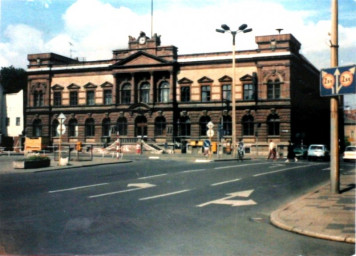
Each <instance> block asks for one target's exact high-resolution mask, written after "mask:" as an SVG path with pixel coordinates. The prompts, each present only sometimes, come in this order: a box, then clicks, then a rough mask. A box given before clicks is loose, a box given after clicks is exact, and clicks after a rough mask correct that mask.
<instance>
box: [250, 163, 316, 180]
mask: <svg viewBox="0 0 356 256" xmlns="http://www.w3.org/2000/svg"><path fill="white" fill-rule="evenodd" d="M309 166H312V164H308V165H301V166H296V167H291V168H285V169H281V170H276V171H272V172H263V173H258V174H255V175H253V177H258V176H262V175H268V174H273V173H277V172H284V171H289V170H293V169H299V168H303V167H309Z"/></svg>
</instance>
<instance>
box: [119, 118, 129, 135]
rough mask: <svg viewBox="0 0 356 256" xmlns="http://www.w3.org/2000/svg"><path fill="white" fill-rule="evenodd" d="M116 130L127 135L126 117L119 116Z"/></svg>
mask: <svg viewBox="0 0 356 256" xmlns="http://www.w3.org/2000/svg"><path fill="white" fill-rule="evenodd" d="M116 131H118V132H119V135H127V120H126V118H125V117H119V118H118V119H117V122H116Z"/></svg>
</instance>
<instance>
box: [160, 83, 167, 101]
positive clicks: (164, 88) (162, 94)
mask: <svg viewBox="0 0 356 256" xmlns="http://www.w3.org/2000/svg"><path fill="white" fill-rule="evenodd" d="M158 95H159V99H158V101H159V102H168V101H169V83H168V82H162V83H161V84H160V86H159V92H158Z"/></svg>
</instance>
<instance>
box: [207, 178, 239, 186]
mask: <svg viewBox="0 0 356 256" xmlns="http://www.w3.org/2000/svg"><path fill="white" fill-rule="evenodd" d="M239 180H240V179H234V180H226V181H222V182H218V183H214V184H211V185H210V186H219V185H223V184H226V183H231V182H235V181H239Z"/></svg>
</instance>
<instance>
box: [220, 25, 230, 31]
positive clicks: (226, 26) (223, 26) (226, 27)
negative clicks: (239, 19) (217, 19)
mask: <svg viewBox="0 0 356 256" xmlns="http://www.w3.org/2000/svg"><path fill="white" fill-rule="evenodd" d="M221 28H222V29H223V30H226V31H228V30H230V27H229V26H228V25H226V24H222V25H221Z"/></svg>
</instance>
